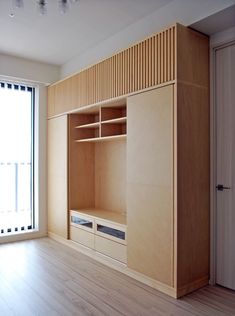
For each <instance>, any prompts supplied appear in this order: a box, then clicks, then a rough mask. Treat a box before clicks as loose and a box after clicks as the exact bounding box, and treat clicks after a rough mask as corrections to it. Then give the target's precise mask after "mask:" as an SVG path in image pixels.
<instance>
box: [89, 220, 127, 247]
mask: <svg viewBox="0 0 235 316" xmlns="http://www.w3.org/2000/svg"><path fill="white" fill-rule="evenodd" d="M95 233H96V235H99V236H101V237H104V238H107V239H111V240H113V241H116V242H118V243H120V244H123V245H126V227H124V226H123V225H116V224H113V223H109V222H106V221H102V220H95Z"/></svg>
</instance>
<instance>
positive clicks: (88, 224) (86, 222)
mask: <svg viewBox="0 0 235 316" xmlns="http://www.w3.org/2000/svg"><path fill="white" fill-rule="evenodd" d="M71 223H73V224H77V225H81V226H83V227H88V228H92V227H93V223H92V222H91V221H89V220H86V219H83V218H79V217H77V216H71Z"/></svg>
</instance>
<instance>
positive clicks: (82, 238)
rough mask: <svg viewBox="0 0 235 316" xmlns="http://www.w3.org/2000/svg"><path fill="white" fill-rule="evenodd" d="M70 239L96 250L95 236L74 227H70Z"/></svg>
mask: <svg viewBox="0 0 235 316" xmlns="http://www.w3.org/2000/svg"><path fill="white" fill-rule="evenodd" d="M70 239H71V240H73V241H76V242H78V243H80V244H82V245H84V246H86V247H89V248H91V249H94V248H95V247H94V243H95V240H94V234H93V233H89V232H87V231H85V230H84V229H80V228H77V227H74V226H70Z"/></svg>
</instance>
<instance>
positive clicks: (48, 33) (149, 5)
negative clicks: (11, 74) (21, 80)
mask: <svg viewBox="0 0 235 316" xmlns="http://www.w3.org/2000/svg"><path fill="white" fill-rule="evenodd" d="M172 1H173V0H80V1H78V2H77V3H74V4H72V5H71V9H70V10H69V12H67V13H66V14H64V15H61V14H60V13H59V11H58V1H57V0H47V3H48V12H47V15H46V16H40V15H39V13H38V11H37V9H36V2H37V1H36V0H24V8H23V9H17V8H14V7H13V5H12V3H13V1H12V0H0V30H1V36H0V53H3V54H9V55H14V56H19V57H24V58H29V59H32V60H38V61H42V62H47V63H51V64H55V65H62V64H64V63H66V62H67V61H69V60H70V59H71V58H73V57H74V56H77V55H80V54H84V52H85V51H86V50H88V49H89V48H91V47H93V46H95V45H97V44H98V43H99V42H101V41H104V40H105V39H107V38H109V37H110V36H112V35H113V34H115V33H118V32H120V31H121V30H122V29H124V28H126V27H128V26H129V25H131V24H133V23H135V22H136V21H137V20H139V19H141V18H143V17H145V16H147V15H149V14H150V13H151V12H153V11H155V10H158V9H160V8H161V7H163V6H164V5H167V4H169V3H170V2H172ZM12 12H13V13H14V14H15V16H14V18H11V17H10V16H9V14H10V13H12Z"/></svg>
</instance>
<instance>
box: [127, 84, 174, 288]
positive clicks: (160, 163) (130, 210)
mask: <svg viewBox="0 0 235 316" xmlns="http://www.w3.org/2000/svg"><path fill="white" fill-rule="evenodd" d="M127 117H128V127H127V227H128V231H127V264H128V267H129V268H131V269H133V270H135V271H138V272H140V273H143V274H144V275H146V276H149V277H151V278H153V279H155V280H157V281H160V282H162V283H164V284H167V285H169V286H173V86H172V85H169V86H166V87H162V88H158V89H155V90H151V91H148V92H144V93H141V94H138V95H135V96H132V97H129V98H128V101H127Z"/></svg>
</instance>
